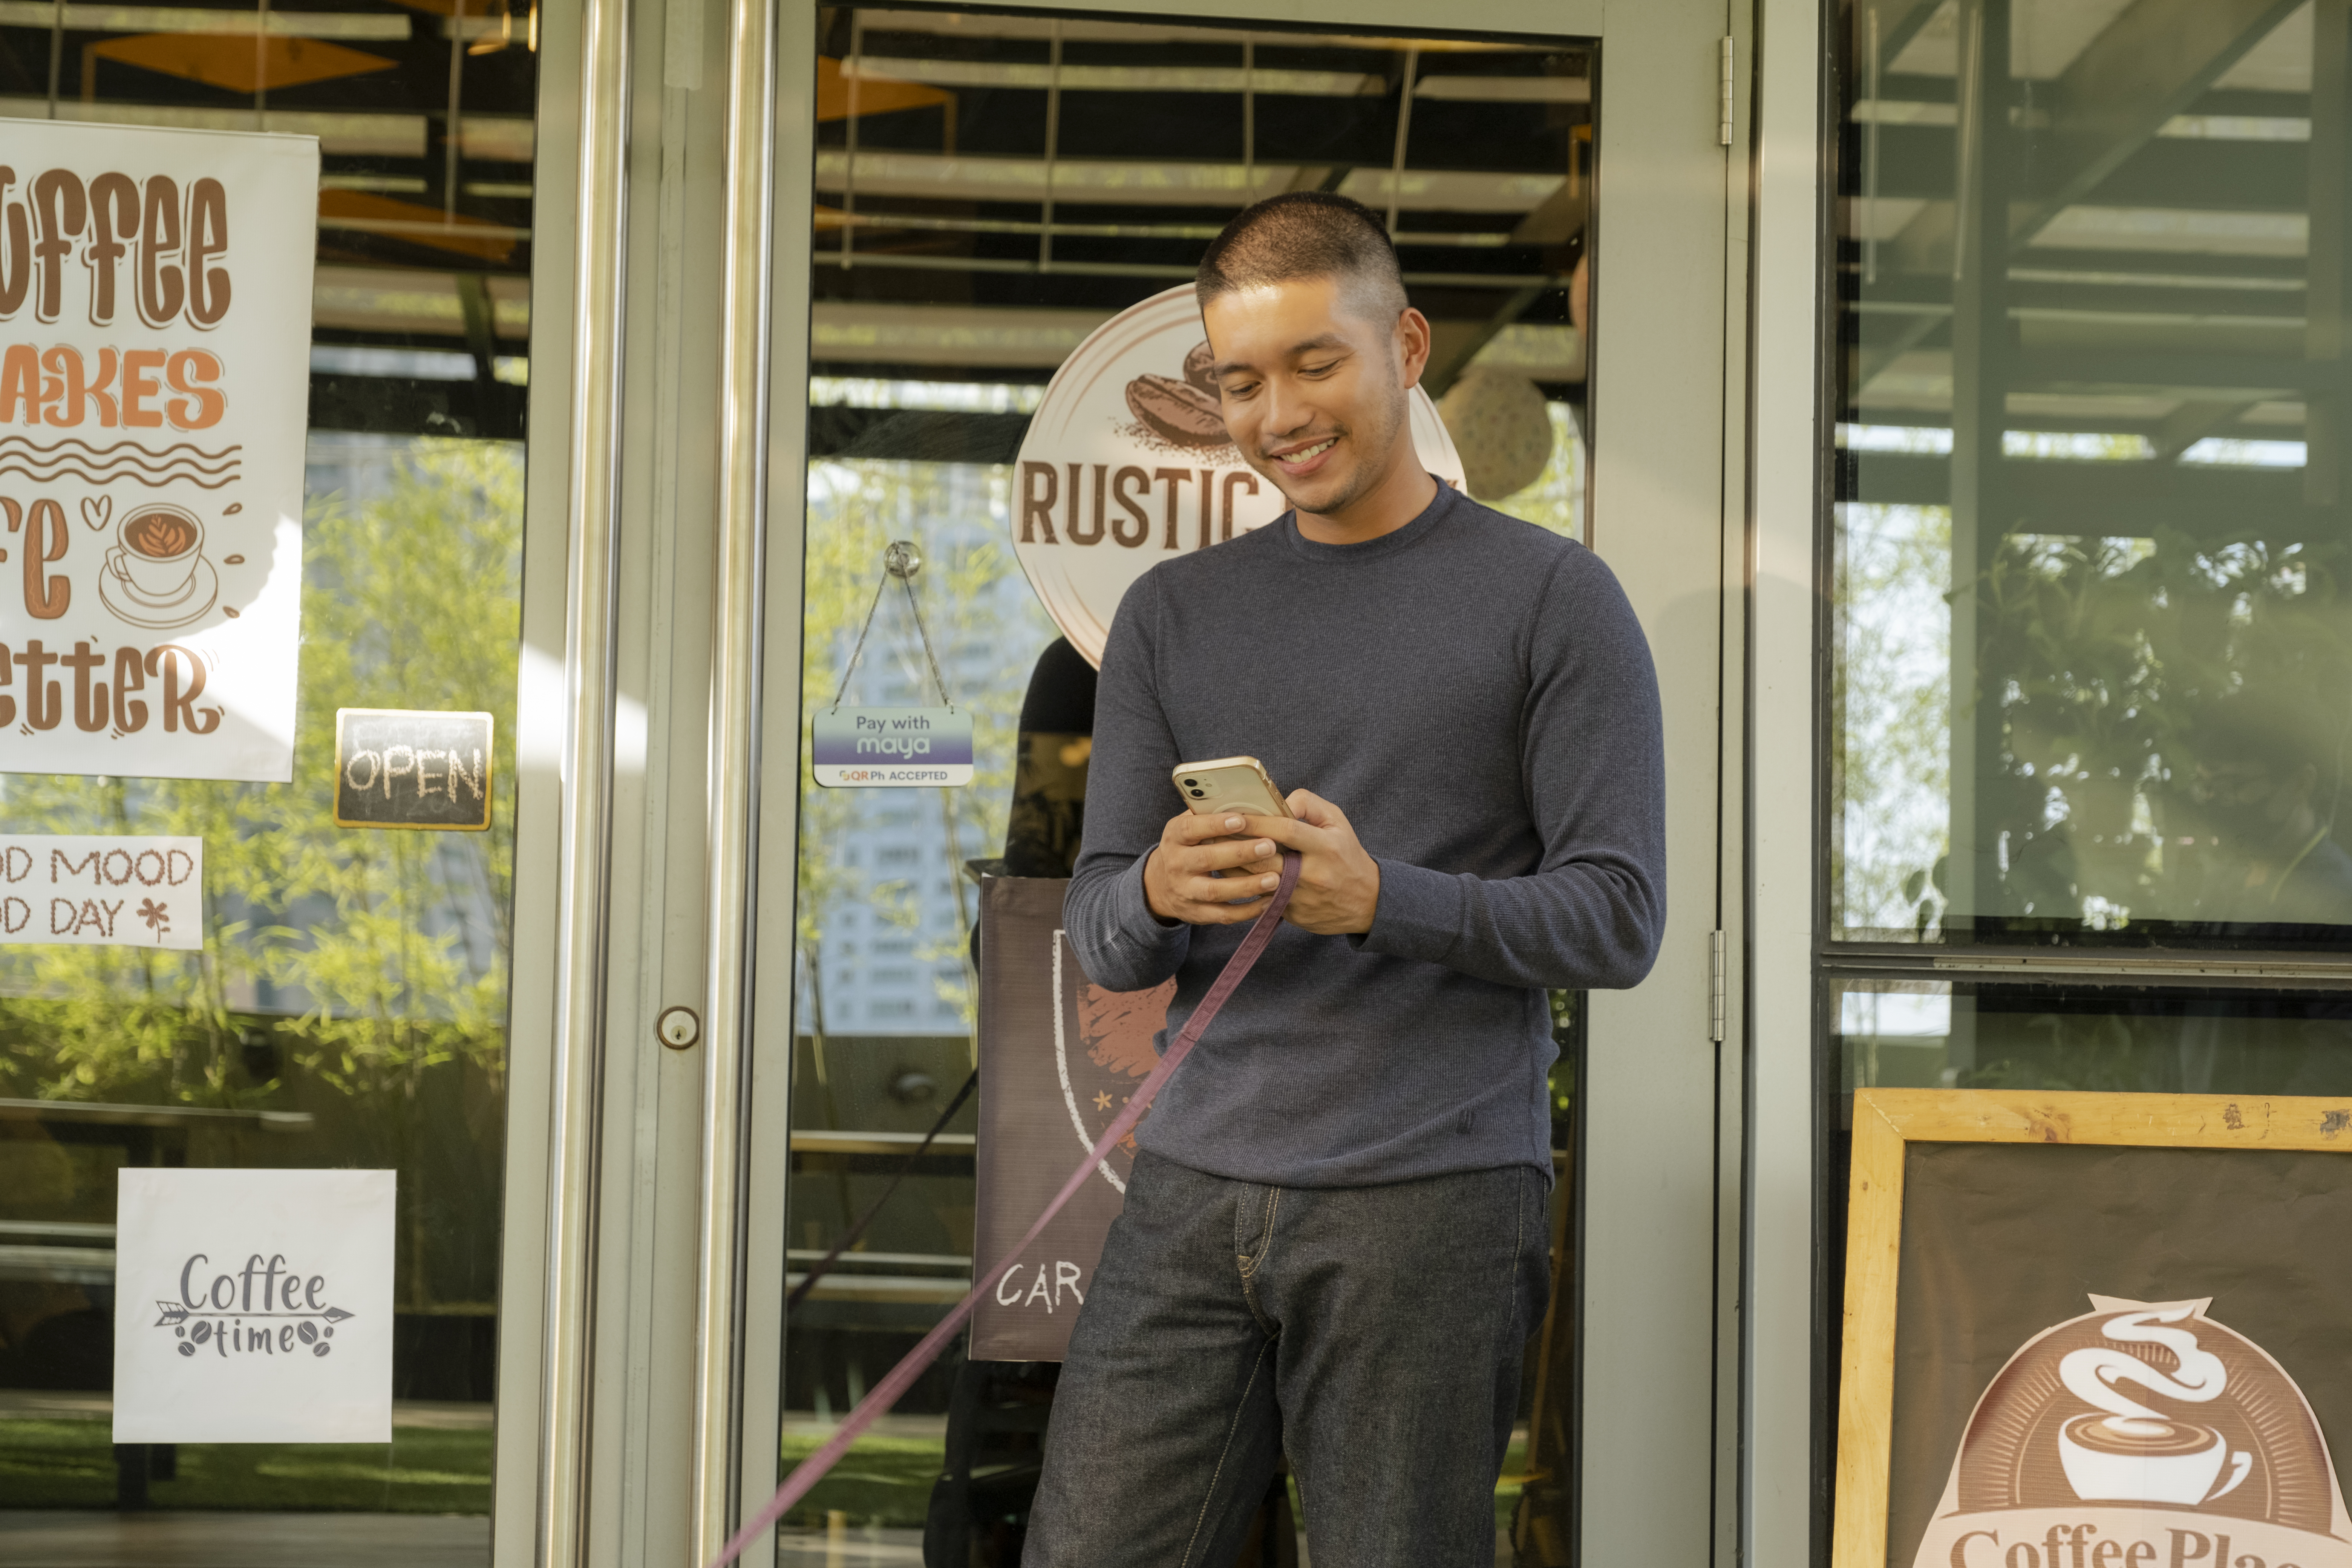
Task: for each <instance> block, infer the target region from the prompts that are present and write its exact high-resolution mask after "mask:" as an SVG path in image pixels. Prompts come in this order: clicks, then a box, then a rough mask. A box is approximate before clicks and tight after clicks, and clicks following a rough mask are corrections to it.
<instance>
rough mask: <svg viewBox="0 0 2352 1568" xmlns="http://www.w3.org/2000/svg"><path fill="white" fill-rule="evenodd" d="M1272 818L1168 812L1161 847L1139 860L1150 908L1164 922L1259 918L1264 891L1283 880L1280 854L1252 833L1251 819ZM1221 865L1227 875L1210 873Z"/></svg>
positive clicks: (1216, 922)
mask: <svg viewBox="0 0 2352 1568" xmlns="http://www.w3.org/2000/svg"><path fill="white" fill-rule="evenodd" d="M1274 820H1276V819H1275V818H1273V817H1265V816H1256V817H1243V816H1199V815H1198V814H1196V813H1193V812H1190V811H1180V812H1178V813H1177V814H1176V815H1175V816H1172V817H1170V818H1169V819H1168V826H1166V827H1164V828H1162V829H1161V830H1160V847H1159V848H1157V849H1154V850H1153V851H1152V852H1151V857H1150V859H1148V860H1146V861H1144V863H1143V897H1144V901H1145V902H1147V903H1149V904H1150V906H1151V912H1152V913H1153V914H1154V915H1156V916H1158V917H1159V918H1160V921H1162V922H1163V923H1170V924H1173V923H1177V922H1181V923H1183V924H1185V925H1195V926H1223V925H1233V924H1235V923H1236V922H1238V921H1254V920H1255V919H1257V917H1258V916H1259V914H1260V913H1262V912H1263V911H1264V910H1265V900H1266V896H1267V895H1268V894H1270V893H1272V892H1273V891H1274V889H1275V887H1276V884H1277V883H1279V882H1280V881H1281V880H1282V878H1281V875H1280V873H1281V870H1282V860H1281V858H1280V857H1279V856H1278V855H1277V854H1276V850H1275V847H1274V846H1273V844H1272V843H1270V842H1268V841H1267V840H1265V839H1264V838H1262V837H1255V836H1254V835H1252V833H1251V829H1250V826H1249V825H1250V824H1251V823H1253V822H1256V823H1266V822H1271V821H1274ZM1237 835H1238V836H1242V837H1236V836H1237ZM1212 839H1232V840H1233V842H1231V843H1212V842H1210V841H1211V840H1212ZM1219 871H1222V872H1224V873H1225V875H1224V876H1223V877H1218V876H1215V875H1213V873H1215V872H1219ZM1294 897H1295V895H1294ZM1236 899H1238V900H1241V901H1240V902H1239V903H1235V902H1234V900H1236Z"/></svg>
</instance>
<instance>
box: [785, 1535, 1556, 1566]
mask: <svg viewBox="0 0 2352 1568" xmlns="http://www.w3.org/2000/svg"><path fill="white" fill-rule="evenodd" d="M781 1546H782V1550H780V1551H779V1552H777V1553H776V1560H777V1561H778V1562H779V1563H787V1564H790V1565H791V1568H886V1565H889V1568H920V1565H921V1563H922V1561H923V1532H922V1531H919V1530H850V1531H843V1532H842V1533H841V1534H839V1535H837V1536H831V1537H828V1536H825V1535H823V1534H807V1535H787V1536H785V1537H784V1538H783V1540H782V1542H781ZM1298 1568H1308V1563H1307V1541H1306V1538H1305V1537H1304V1536H1301V1537H1300V1538H1299V1542H1298ZM1495 1568H1511V1538H1510V1537H1509V1535H1507V1534H1506V1533H1505V1532H1504V1531H1496V1532H1495Z"/></svg>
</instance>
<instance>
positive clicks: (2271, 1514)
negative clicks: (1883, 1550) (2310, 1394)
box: [1912, 1296, 2352, 1568]
mask: <svg viewBox="0 0 2352 1568" xmlns="http://www.w3.org/2000/svg"><path fill="white" fill-rule="evenodd" d="M2091 1305H2092V1307H2093V1308H2094V1309H2095V1310H2092V1311H2091V1312H2089V1313H2086V1314H2084V1316H2082V1317H2079V1318H2074V1319H2070V1320H2068V1321H2065V1322H2063V1323H2060V1324H2058V1325H2056V1326H2055V1327H2053V1328H2050V1329H2047V1330H2044V1331H2042V1333H2041V1334H2039V1335H2037V1336H2035V1337H2034V1338H2033V1339H2032V1341H2030V1342H2028V1343H2026V1344H2025V1345H2024V1346H2023V1347H2022V1348H2021V1349H2020V1350H2019V1351H2018V1352H2017V1353H2016V1354H2015V1355H2013V1356H2011V1358H2010V1360H2009V1363H2008V1364H2007V1365H2006V1366H2004V1367H2002V1368H2001V1370H2000V1373H1999V1375H1997V1376H1996V1377H1994V1379H1993V1380H1992V1383H1991V1384H1990V1386H1989V1387H1988V1388H1986V1390H1985V1392H1984V1394H1983V1397H1982V1398H1980V1399H1979V1401H1978V1402H1977V1407H1976V1410H1975V1412H1974V1413H1973V1414H1972V1415H1970V1416H1969V1424H1968V1427H1967V1430H1966V1432H1965V1433H1964V1435H1963V1436H1962V1437H1961V1440H1960V1450H1959V1454H1958V1458H1955V1459H1954V1460H1953V1463H1952V1473H1951V1478H1950V1479H1949V1480H1948V1482H1947V1483H1946V1484H1945V1488H1944V1496H1943V1500H1942V1501H1941V1502H1939V1503H1938V1504H1937V1508H1936V1513H1935V1518H1934V1520H1933V1521H1932V1522H1931V1523H1930V1524H1929V1525H1928V1527H1927V1535H1926V1537H1925V1538H1924V1539H1923V1540H1922V1541H1921V1542H1920V1543H1919V1549H1918V1552H1917V1553H1916V1556H1915V1557H1914V1558H1913V1560H1912V1561H1913V1568H2190V1565H2192V1564H2193V1565H2194V1568H2352V1520H2347V1517H2346V1514H2345V1510H2344V1493H2343V1489H2342V1488H2341V1487H2339V1486H2338V1485H2337V1484H2336V1467H2335V1465H2334V1463H2333V1462H2332V1461H2331V1460H2330V1459H2329V1458H2328V1453H2327V1440H2326V1437H2325V1436H2323V1435H2322V1434H2321V1432H2320V1428H2319V1421H2318V1419H2317V1417H2316V1416H2315V1415H2313V1414H2312V1409H2311V1405H2310V1403H2309V1401H2307V1400H2306V1399H2305V1397H2304V1395H2303V1391H2302V1390H2301V1389H2300V1388H2299V1387H2297V1386H2296V1384H2295V1382H2294V1378H2293V1377H2291V1376H2290V1375H2289V1374H2288V1373H2287V1370H2286V1369H2285V1368H2284V1367H2282V1366H2281V1365H2279V1363H2277V1362H2275V1361H2273V1360H2272V1359H2271V1358H2270V1356H2269V1355H2268V1354H2266V1353H2264V1352H2263V1349H2262V1347H2261V1346H2259V1345H2257V1344H2255V1343H2254V1342H2252V1341H2251V1340H2249V1339H2247V1338H2246V1337H2245V1336H2244V1335H2242V1334H2240V1333H2238V1332H2236V1331H2233V1330H2231V1329H2230V1328H2227V1327H2225V1326H2224V1325H2222V1324H2221V1323H2219V1322H2216V1321H2213V1320H2212V1319H2211V1318H2210V1317H2208V1316H2206V1310H2207V1308H2209V1307H2210V1306H2211V1305H2212V1302H2211V1300H2210V1299H2207V1300H2195V1301H2166V1302H2147V1301H2126V1300H2116V1299H2113V1298H2110V1297H2105V1296H2094V1297H2092V1298H2091Z"/></svg>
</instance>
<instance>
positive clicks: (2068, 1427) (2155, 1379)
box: [1832, 1089, 2352, 1568]
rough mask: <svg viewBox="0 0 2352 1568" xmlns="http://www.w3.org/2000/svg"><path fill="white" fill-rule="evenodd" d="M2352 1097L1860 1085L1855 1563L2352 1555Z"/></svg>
mask: <svg viewBox="0 0 2352 1568" xmlns="http://www.w3.org/2000/svg"><path fill="white" fill-rule="evenodd" d="M2347 1153H2352V1104H2347V1103H2346V1102H2344V1101H2340V1100H2299V1099H2286V1098H2284V1097H2275V1096H2242V1097H2237V1098H2232V1097H2229V1096H2223V1095H2169V1094H2058V1093H2051V1094H2043V1093H2031V1092H2016V1091H2003V1090H1943V1091H1937V1090H1911V1089H1863V1090H1860V1091H1858V1092H1857V1093H1856V1094H1855V1095H1854V1105H1853V1182H1852V1186H1851V1211H1850V1215H1849V1219H1848V1229H1847V1249H1846V1295H1845V1303H1846V1310H1845V1345H1844V1353H1843V1370H1842V1374H1841V1378H1840V1386H1839V1404H1840V1415H1839V1423H1838V1456H1837V1472H1838V1486H1837V1522H1836V1534H1835V1543H1834V1545H1833V1547H1832V1563H1833V1564H1834V1568H1882V1565H1885V1568H1947V1565H1950V1568H2290V1565H2292V1568H2343V1565H2344V1564H2347V1563H2352V1518H2347V1514H2346V1511H2345V1503H2344V1489H2343V1487H2342V1486H2341V1485H2340V1484H2339V1480H2338V1476H2337V1470H2336V1459H2337V1458H2338V1457H2340V1456H2341V1455H2343V1454H2344V1453H2345V1451H2346V1449H2347V1446H2352V1353H2347V1345H2352V1334H2347V1326H2346V1321H2345V1312H2346V1303H2347V1301H2352V1248H2347V1247H2346V1246H2345V1245H2344V1244H2343V1238H2344V1237H2346V1236H2347V1235H2352V1160H2347V1159H2346V1158H2345V1155H2346V1154H2347Z"/></svg>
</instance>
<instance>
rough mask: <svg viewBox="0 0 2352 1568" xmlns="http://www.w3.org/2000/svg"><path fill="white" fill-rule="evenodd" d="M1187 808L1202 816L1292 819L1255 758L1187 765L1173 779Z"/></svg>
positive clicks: (1227, 759) (1217, 760)
mask: <svg viewBox="0 0 2352 1568" xmlns="http://www.w3.org/2000/svg"><path fill="white" fill-rule="evenodd" d="M1169 776H1170V777H1171V778H1172V779H1173V780H1175V782H1176V792H1177V793H1178V794H1179V795H1182V796H1183V797H1184V804H1185V805H1186V806H1187V807H1189V808H1190V809H1192V811H1193V812H1195V813H1197V814H1198V815H1200V816H1216V815H1219V814H1221V813H1231V812H1238V813H1240V814H1241V815H1242V816H1289V815H1290V807H1289V806H1287V805H1285V804H1283V799H1282V792H1281V791H1280V790H1278V789H1276V788H1275V787H1274V781H1273V780H1272V779H1270V778H1268V777H1267V776H1266V773H1265V766H1264V765H1263V764H1261V763H1259V762H1258V760H1257V759H1256V758H1255V757H1219V758H1217V759H1216V760H1215V761H1214V762H1208V763H1184V764H1182V765H1181V766H1180V767H1178V768H1177V769H1176V770H1175V772H1173V773H1171V774H1170V775H1169Z"/></svg>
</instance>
